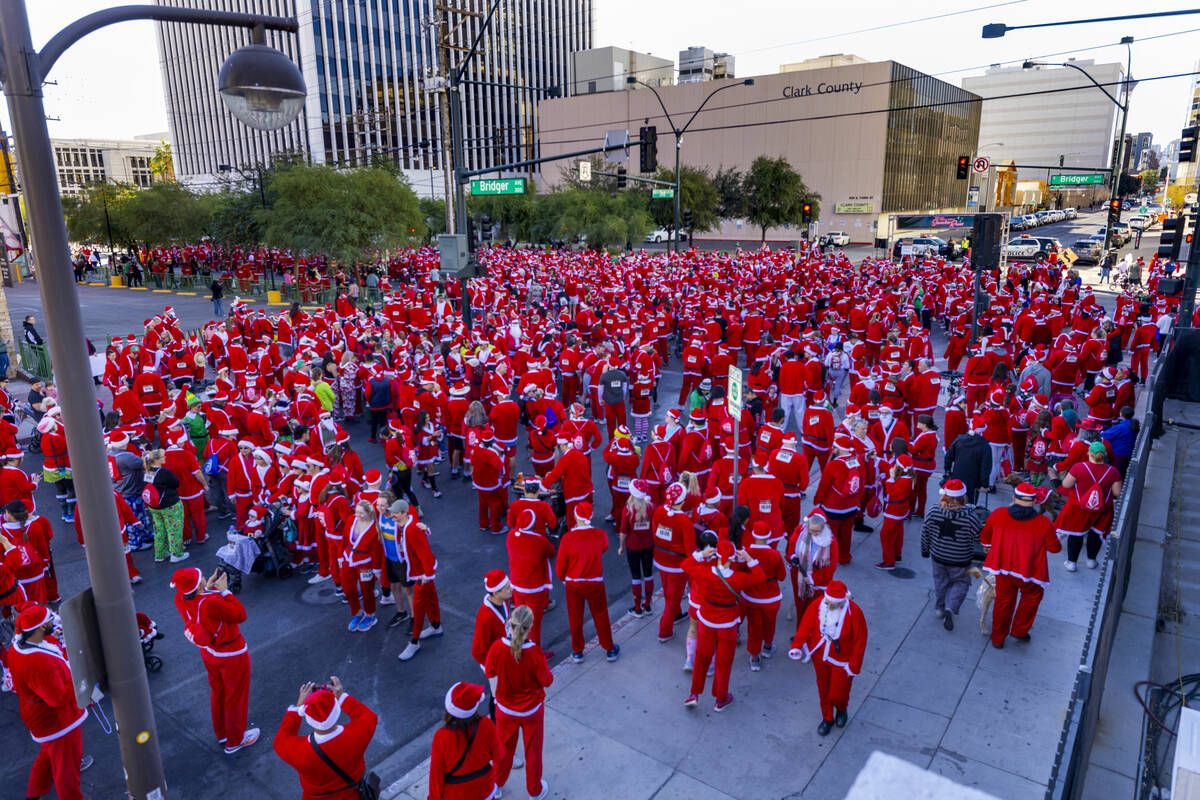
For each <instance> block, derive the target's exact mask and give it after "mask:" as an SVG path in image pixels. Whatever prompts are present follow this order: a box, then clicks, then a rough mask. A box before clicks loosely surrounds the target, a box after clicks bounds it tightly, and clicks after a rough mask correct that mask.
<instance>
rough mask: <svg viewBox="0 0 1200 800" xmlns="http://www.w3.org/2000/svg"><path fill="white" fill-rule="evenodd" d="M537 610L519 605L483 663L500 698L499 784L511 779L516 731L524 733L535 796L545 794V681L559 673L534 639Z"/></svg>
mask: <svg viewBox="0 0 1200 800" xmlns="http://www.w3.org/2000/svg"><path fill="white" fill-rule="evenodd" d="M532 627H533V612H532V611H530V610H529V608H528V607H527V606H517V607H516V608H514V609H513V611H512V615H511V616H510V617H509V618H508V623H507V624H506V625H505V628H506V629H507V632H508V636H506V637H504V638H501V639H497V640H496V641H494V642H492V646H491V649H489V650H488V654H487V660H486V661H485V663H484V670H483V671H484V674H485V675H487V678H488V681H489V683H490V684H491V687H492V697H494V698H495V699H496V738H497V739H499V740H500V745H501V747H502V749H503V751H504V756H503V757H502V758H501V759H500V761H499V763H497V764H495V765H494V768H495V781H496V785H497V786H503V785H504V784H506V783H508V776H509V775H510V774H511V773H512V765H513V756H515V755H516V753H517V737H518V736H521V735H523V736H524V738H525V791H526V793H528V795H529V796H530V797H533V798H539V799H540V798H544V797H546V794H547V786H546V782H545V781H544V780H542V739H543V736H544V733H545V714H546V706H545V699H546V687H547V686H549V685H550V684H552V683H554V673H552V672H551V671H550V667H549V666H548V665H547V664H546V655H545V653H543V652H542V648H540V647H538V646H537V644H536V643H535V642H532V641H530V640H529V633H530V628H532Z"/></svg>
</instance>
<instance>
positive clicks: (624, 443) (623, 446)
mask: <svg viewBox="0 0 1200 800" xmlns="http://www.w3.org/2000/svg"><path fill="white" fill-rule="evenodd" d="M614 441H615V442H616V443H617V445H616V446H617V449H618V450H620V451H621V452H622V453H632V452H633V442H631V441H629V440H628V439H623V438H622V439H615V440H614Z"/></svg>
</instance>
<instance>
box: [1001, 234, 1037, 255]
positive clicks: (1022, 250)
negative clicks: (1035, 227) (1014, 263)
mask: <svg viewBox="0 0 1200 800" xmlns="http://www.w3.org/2000/svg"><path fill="white" fill-rule="evenodd" d="M1004 255H1005V256H1006V257H1007V258H1010V259H1013V260H1017V259H1020V260H1026V261H1037V260H1039V259H1042V258H1045V257H1046V255H1047V253H1046V248H1045V246H1044V245H1043V244H1042V240H1040V239H1035V238H1033V237H1032V236H1019V237H1017V238H1016V239H1010V240H1009V241H1008V244H1006V245H1004Z"/></svg>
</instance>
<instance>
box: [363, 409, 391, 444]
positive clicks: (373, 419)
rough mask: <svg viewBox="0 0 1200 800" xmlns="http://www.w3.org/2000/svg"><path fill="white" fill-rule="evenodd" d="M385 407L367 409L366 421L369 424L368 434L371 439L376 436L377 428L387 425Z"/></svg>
mask: <svg viewBox="0 0 1200 800" xmlns="http://www.w3.org/2000/svg"><path fill="white" fill-rule="evenodd" d="M387 413H388V410H387V409H386V408H372V409H369V410H368V411H367V422H368V424H369V425H370V431H371V432H370V434H368V435H369V436H370V437H371V438H372V439H375V438H378V435H379V429H380V428H382V427H384V426H386V425H387Z"/></svg>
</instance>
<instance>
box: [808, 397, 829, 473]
mask: <svg viewBox="0 0 1200 800" xmlns="http://www.w3.org/2000/svg"><path fill="white" fill-rule="evenodd" d="M833 431H834V424H833V412H832V411H830V410H829V409H828V408H824V407H822V406H821V405H815V404H810V405H809V407H808V409H807V410H805V412H804V416H803V423H802V424H801V426H800V434H801V439H802V441H803V443H804V457H805V458H806V459H807V460H808V463H809V464H812V462H813V461H818V462H820V464H821V469H822V470H823V469H825V465H826V464H828V463H829V448H830V446H831V445H832V444H833Z"/></svg>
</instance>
